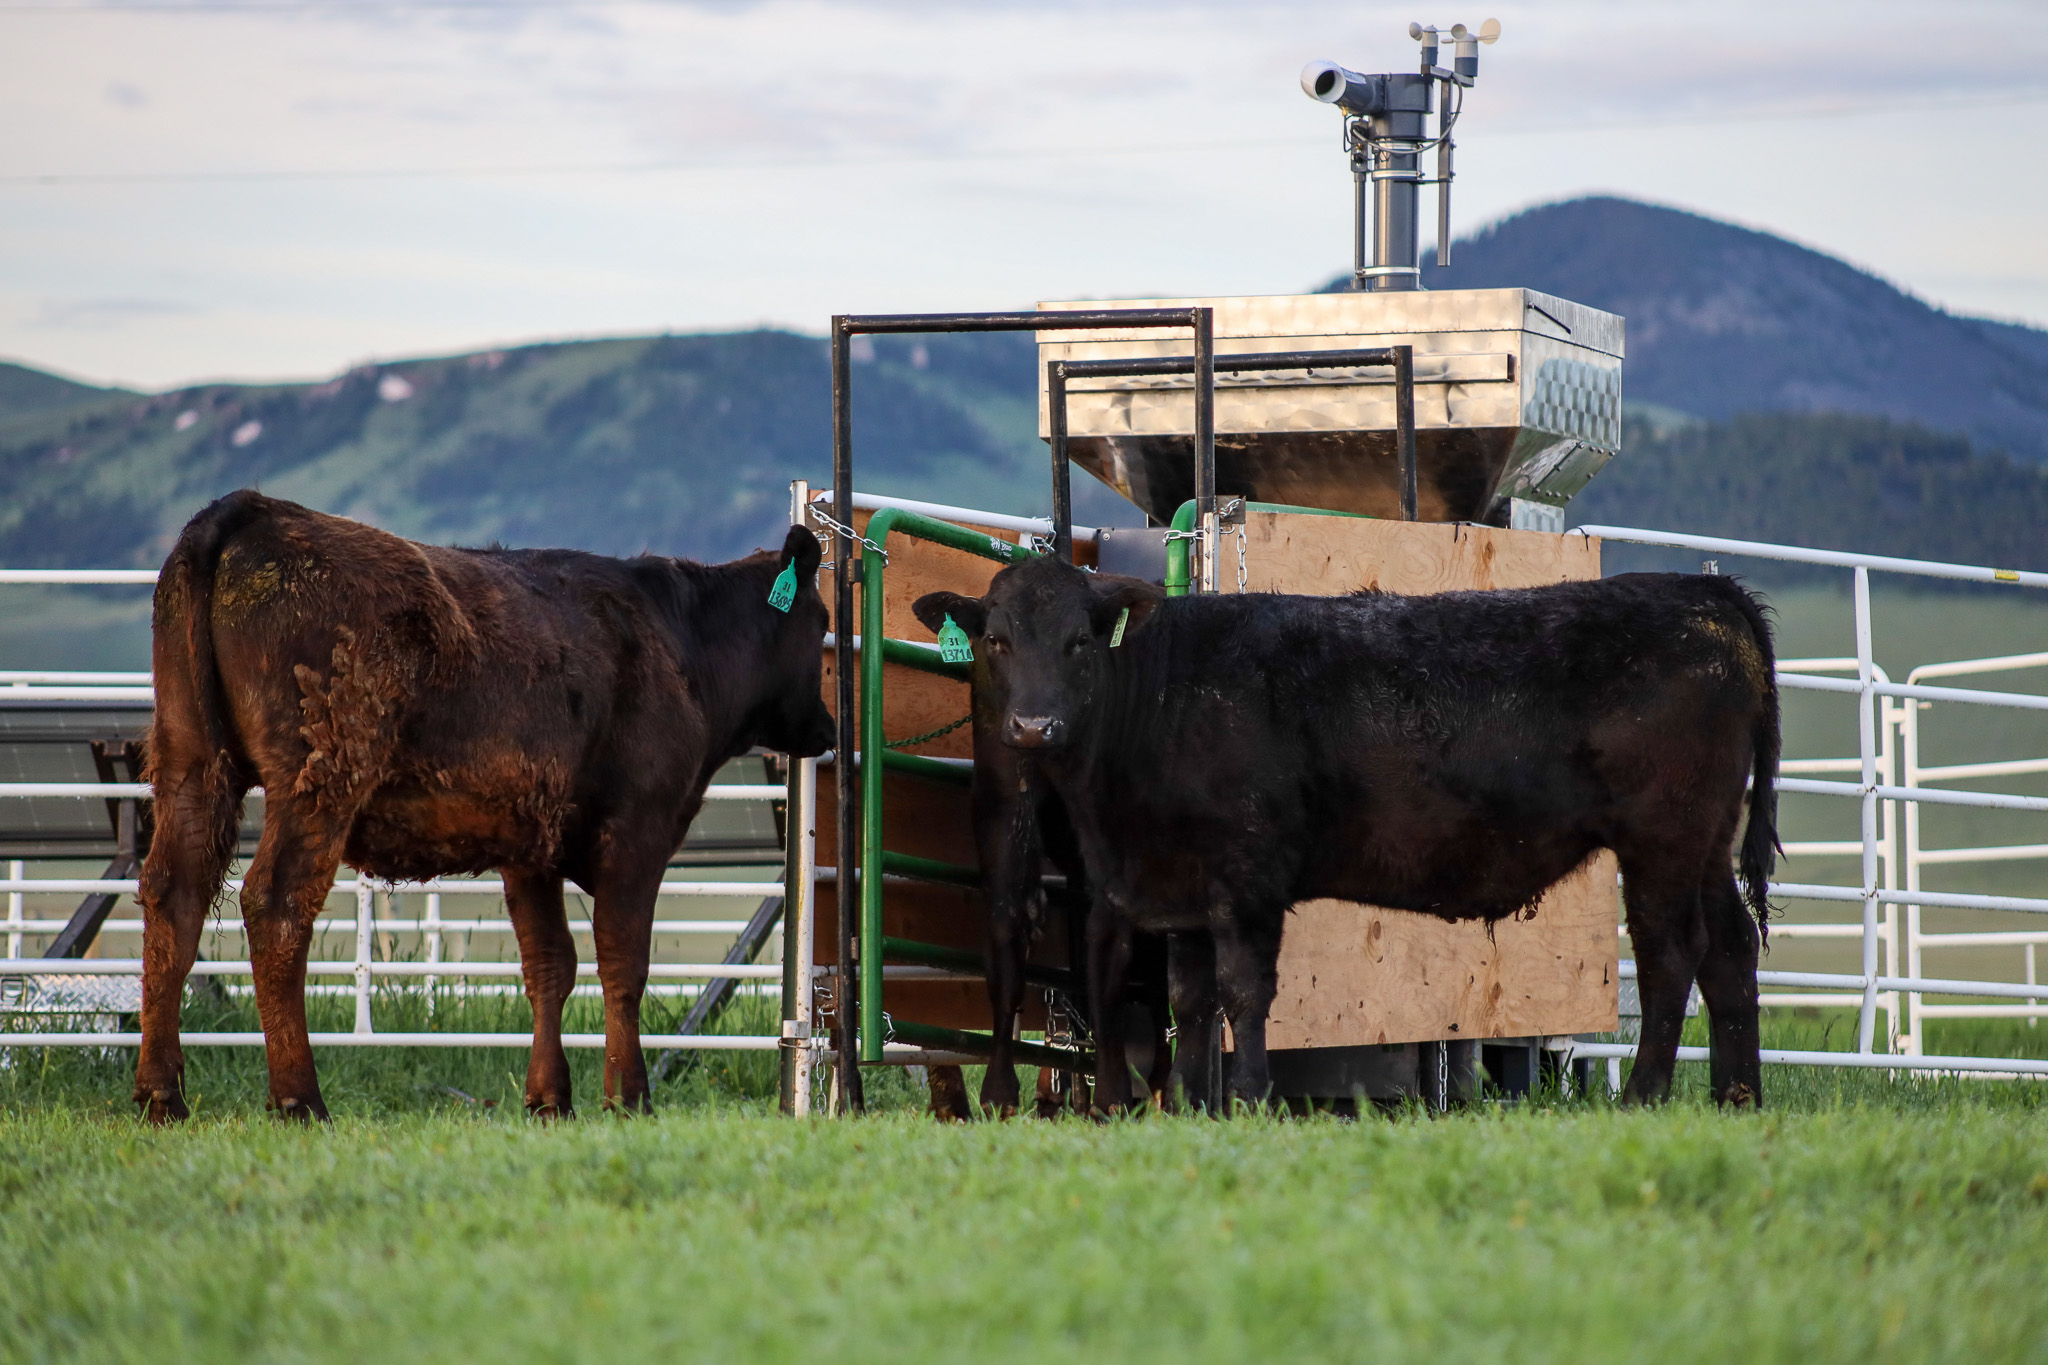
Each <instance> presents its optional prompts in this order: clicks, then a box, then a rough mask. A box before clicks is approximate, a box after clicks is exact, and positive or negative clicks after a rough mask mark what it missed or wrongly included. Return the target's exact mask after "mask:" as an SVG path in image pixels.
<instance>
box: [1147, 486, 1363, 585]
mask: <svg viewBox="0 0 2048 1365" xmlns="http://www.w3.org/2000/svg"><path fill="white" fill-rule="evenodd" d="M1244 507H1245V510H1246V511H1247V512H1292V513H1295V514H1296V515H1299V516H1307V517H1357V518H1358V519H1360V520H1361V521H1374V520H1377V518H1375V517H1372V516H1368V515H1367V514H1366V513H1364V512H1333V511H1331V510H1330V509H1329V508H1327V507H1296V506H1295V505H1294V504H1293V503H1287V502H1248V503H1246V504H1245V505H1244ZM1173 529H1174V530H1176V531H1178V532H1180V533H1181V535H1186V534H1188V533H1189V532H1191V531H1193V530H1194V529H1195V502H1194V499H1193V498H1190V499H1188V500H1187V501H1186V502H1184V503H1182V504H1181V505H1180V510H1179V511H1178V512H1175V513H1174V514H1173ZM1188 545H1189V542H1188V541H1186V540H1182V539H1180V538H1178V537H1176V538H1174V539H1172V540H1169V541H1167V542H1166V595H1167V596H1168V597H1186V596H1187V595H1188V582H1189V579H1188V559H1189V557H1188Z"/></svg>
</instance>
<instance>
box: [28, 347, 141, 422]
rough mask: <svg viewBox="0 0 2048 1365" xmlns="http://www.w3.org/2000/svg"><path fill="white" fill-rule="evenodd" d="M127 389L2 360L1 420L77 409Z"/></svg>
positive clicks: (124, 391) (122, 392)
mask: <svg viewBox="0 0 2048 1365" xmlns="http://www.w3.org/2000/svg"><path fill="white" fill-rule="evenodd" d="M126 392H127V390H125V389H103V388H98V387H96V386H94V385H91V384H80V383H78V382H77V381H76V380H71V379H64V378H62V377H60V376H58V375H54V374H45V373H43V371H41V370H32V369H30V368H29V367H28V366H26V365H15V364H11V363H9V362H8V361H5V360H0V418H7V417H25V416H28V415H29V414H31V413H38V412H54V411H56V410H57V409H59V408H69V407H76V406H77V405H78V404H80V403H84V402H88V401H90V400H91V399H95V398H106V397H109V396H116V395H120V394H124V393H126Z"/></svg>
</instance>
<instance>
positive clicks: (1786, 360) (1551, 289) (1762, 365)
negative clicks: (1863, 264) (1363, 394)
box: [1341, 198, 2048, 461]
mask: <svg viewBox="0 0 2048 1365" xmlns="http://www.w3.org/2000/svg"><path fill="white" fill-rule="evenodd" d="M1423 282H1424V283H1425V284H1426V285H1428V287H1430V288H1431V289H1486V288H1501V287H1511V286H1526V287H1528V288H1531V289H1540V290H1542V291H1543V292H1545V293H1547V294H1557V295H1560V296H1561V297H1564V298H1568V299H1572V300H1574V301H1576V302H1579V303H1584V304H1589V305H1591V306H1592V307H1595V308H1601V309H1605V310H1606V311H1608V312H1611V313H1619V314H1621V315H1622V316H1623V317H1625V318H1627V319H1628V361H1627V364H1626V365H1625V366H1624V370H1623V375H1624V377H1623V381H1622V387H1623V393H1624V394H1625V395H1626V396H1627V397H1628V398H1630V399H1634V400H1646V401H1648V402H1651V403H1655V404H1659V405H1662V406H1666V407H1670V408H1676V409H1678V410H1679V411H1681V412H1686V413H1691V414H1694V415H1696V416H1700V417H1709V418H1717V419H1718V418H1727V417H1732V416H1734V415H1736V414H1737V413H1745V412H1844V413H1861V414H1865V415H1868V416H1878V417H1891V418H1895V419H1898V420H1901V421H1907V422H1914V423H1918V424H1920V425H1921V426H1924V427H1928V428H1930V429H1932V430H1935V431H1949V432H1956V433H1959V434H1961V435H1965V436H1968V437H1969V438H1970V440H1971V441H1972V442H1973V443H1974V444H1975V445H1976V446H1978V447H1979V448H1980V449H1985V450H2004V451H2007V452H2009V453H2010V454H2012V455H2013V456H2015V457H2017V458H2019V459H2023V460H2028V461H2048V332H2044V331H2041V330H2039V329H2037V328H2032V327H2022V326H2018V325H2015V324H2012V323H2003V322H1991V321H1987V320H1985V319H1982V318H1969V317H1958V316H1957V315H1955V314H1953V313H1948V312H1944V311H1943V310H1941V309H1939V308H1935V307H1932V306H1931V305H1929V304H1927V303H1924V302H1922V301H1921V300H1919V299H1916V298H1914V297H1913V296H1912V295H1910V294H1907V293H1904V292H1902V291H1901V290H1899V289H1897V288H1896V287H1894V286H1893V285H1890V284H1888V283H1886V282H1885V281H1884V280H1881V279H1879V278H1878V277H1877V276H1875V275H1871V274H1868V273H1866V272H1864V271H1861V270H1858V269H1856V268H1855V267H1854V266H1851V265H1849V264H1847V263H1846V262H1843V261H1840V260H1837V259H1835V258H1834V257H1832V256H1827V255H1824V254H1822V253H1821V252H1818V251H1814V250H1812V249H1810V248H1808V247H1803V246H1800V245H1798V244H1797V243H1794V242H1789V241H1786V240H1785V239H1784V238H1782V237H1774V236H1772V235H1771V234H1769V233H1765V232H1754V231H1751V230H1750V229H1748V228H1740V227H1736V226H1734V225H1733V224H1731V223H1723V222H1717V221H1715V220H1714V219H1712V218H1705V217H1702V216H1700V215H1698V214H1694V213H1686V212H1682V211H1680V210H1678V209H1669V208H1661V207H1658V206H1656V205H1653V204H1644V203H1638V202H1635V201H1632V200H1627V199H1614V198H1586V199H1573V200H1569V201H1566V202H1563V203H1557V204H1545V205H1541V206H1539V207H1537V208H1532V209H1528V210H1526V211H1524V212H1522V213H1518V214H1515V215H1514V216H1512V217H1510V218H1506V219H1503V220H1501V221H1500V222H1497V223H1495V224H1493V225H1492V226H1490V227H1488V228H1486V229H1485V230H1484V231H1482V232H1480V233H1478V234H1477V235H1476V236H1474V237H1472V238H1471V239H1469V240H1466V241H1461V242H1459V243H1457V245H1456V249H1455V250H1454V251H1453V252H1452V253H1451V264H1450V266H1449V267H1448V268H1446V269H1443V270H1439V269H1437V268H1436V266H1435V258H1434V253H1431V256H1430V259H1429V260H1428V261H1426V262H1425V263H1424V266H1423ZM1341 283H1343V284H1344V285H1346V286H1348V283H1349V281H1348V277H1346V279H1345V280H1343V281H1342V282H1341Z"/></svg>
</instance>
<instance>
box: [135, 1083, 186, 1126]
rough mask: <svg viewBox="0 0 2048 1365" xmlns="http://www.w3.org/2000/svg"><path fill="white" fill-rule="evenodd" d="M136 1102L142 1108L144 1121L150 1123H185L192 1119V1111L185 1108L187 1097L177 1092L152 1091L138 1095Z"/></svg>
mask: <svg viewBox="0 0 2048 1365" xmlns="http://www.w3.org/2000/svg"><path fill="white" fill-rule="evenodd" d="M135 1100H136V1103H138V1104H140V1105H141V1106H142V1117H143V1120H144V1121H145V1122H148V1123H155V1124H165V1123H183V1122H184V1121H185V1120H186V1119H188V1118H191V1117H192V1111H191V1110H189V1109H187V1108H186V1107H185V1097H184V1096H183V1095H180V1094H179V1093H178V1092H177V1091H175V1090H152V1091H150V1092H148V1093H147V1094H142V1095H137V1096H136V1097H135Z"/></svg>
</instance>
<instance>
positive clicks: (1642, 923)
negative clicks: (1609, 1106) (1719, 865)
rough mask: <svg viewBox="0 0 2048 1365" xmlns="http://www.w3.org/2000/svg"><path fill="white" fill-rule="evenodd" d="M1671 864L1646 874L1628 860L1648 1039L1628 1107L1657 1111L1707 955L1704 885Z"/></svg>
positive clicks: (1626, 1093) (1625, 875)
mask: <svg viewBox="0 0 2048 1365" xmlns="http://www.w3.org/2000/svg"><path fill="white" fill-rule="evenodd" d="M1672 861H1673V860H1671V859H1669V858H1665V859H1660V860H1657V861H1654V862H1651V863H1650V864H1649V865H1648V866H1644V865H1642V864H1640V863H1638V862H1636V861H1634V860H1631V859H1629V858H1627V857H1624V858H1623V860H1622V883H1623V886H1624V887H1625V888H1626V891H1627V899H1628V932H1629V938H1630V939H1631V940H1632V941H1633V942H1634V944H1635V950H1636V987H1637V989H1638V991H1639V993H1640V994H1641V996H1642V1002H1643V1031H1642V1037H1641V1039H1640V1041H1639V1042H1638V1043H1637V1044H1636V1060H1635V1064H1634V1065H1633V1066H1631V1067H1630V1068H1629V1073H1628V1082H1627V1083H1626V1084H1625V1085H1624V1086H1623V1087H1622V1091H1621V1098H1622V1103H1624V1104H1644V1103H1655V1102H1657V1101H1659V1100H1662V1099H1665V1098H1667V1097H1668V1096H1669V1095H1670V1094H1671V1074H1672V1071H1673V1070H1674V1069H1675V1068H1676V1067H1677V1065H1678V1040H1679V1035H1680V1034H1681V1033H1682V1032H1683V1031H1684V1029H1685V1002H1686V998H1687V997H1688V996H1690V995H1691V994H1692V983H1693V978H1694V975H1695V974H1696V973H1697V971H1698V970H1699V964H1700V958H1701V956H1702V955H1703V954H1704V953H1705V952H1706V947H1707V935H1706V926H1705V925H1704V924H1703V923H1702V922H1701V919H1700V885H1699V879H1698V877H1697V875H1695V874H1693V873H1692V872H1691V871H1690V866H1689V867H1688V870H1687V872H1686V874H1684V875H1681V876H1676V877H1674V876H1673V875H1671V873H1670V871H1669V870H1668V869H1669V867H1670V864H1671V862H1672ZM1686 861H1687V863H1688V864H1689V865H1696V864H1692V860H1691V859H1687V860H1686Z"/></svg>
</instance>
